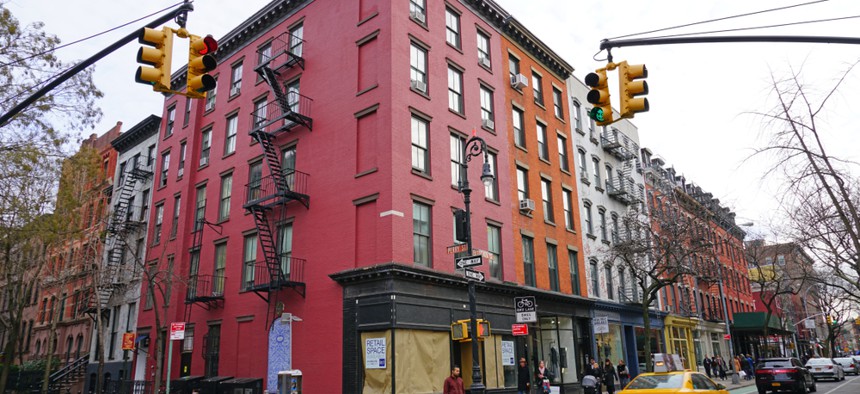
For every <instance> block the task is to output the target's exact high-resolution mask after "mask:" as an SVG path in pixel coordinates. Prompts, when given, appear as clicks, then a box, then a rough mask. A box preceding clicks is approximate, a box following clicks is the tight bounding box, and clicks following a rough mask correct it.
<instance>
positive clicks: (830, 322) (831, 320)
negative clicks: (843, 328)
mask: <svg viewBox="0 0 860 394" xmlns="http://www.w3.org/2000/svg"><path fill="white" fill-rule="evenodd" d="M827 325H828V326H831V325H833V318H832V317H830V315H827Z"/></svg>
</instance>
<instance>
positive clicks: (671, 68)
mask: <svg viewBox="0 0 860 394" xmlns="http://www.w3.org/2000/svg"><path fill="white" fill-rule="evenodd" d="M318 1H332V2H333V1H347V0H318ZM395 1H398V0H395ZM399 1H403V2H404V3H406V0H399ZM427 1H438V0H427ZM497 2H498V3H499V4H500V5H501V6H502V7H503V8H505V9H506V10H507V11H508V12H510V13H511V14H513V16H514V17H515V18H516V19H517V20H519V21H520V22H521V23H523V24H524V25H525V26H526V27H528V28H529V29H530V30H531V31H532V32H533V33H534V34H536V35H537V36H538V37H539V38H540V39H541V40H542V41H544V42H545V43H546V44H547V45H549V46H550V47H551V48H552V49H553V50H554V51H555V52H556V53H558V54H559V55H561V56H562V57H563V58H564V59H565V60H567V62H568V63H570V64H571V65H573V67H574V68H575V71H574V75H575V76H576V77H577V78H580V79H582V78H584V76H585V75H586V74H587V73H588V72H590V71H591V70H593V69H595V68H598V67H602V66H603V65H604V64H605V60H602V59H605V52H604V53H600V54H597V56H596V57H595V54H596V52H597V51H598V49H599V48H598V46H599V43H600V40H602V39H604V38H615V37H619V36H624V35H628V34H636V33H641V32H647V31H651V30H657V29H663V28H667V27H672V26H678V25H685V24H689V23H694V22H699V21H705V20H711V19H717V18H724V17H729V16H734V15H738V14H745V13H751V12H756V11H763V10H768V9H772V8H778V7H786V6H792V5H798V4H805V3H808V4H806V5H802V6H798V7H794V8H791V9H787V10H782V11H773V12H766V13H760V14H757V15H753V16H747V17H742V18H733V19H726V20H723V21H719V22H715V23H707V24H698V25H694V26H689V27H686V28H682V29H674V30H669V31H663V32H658V33H652V34H650V35H647V36H658V35H667V34H678V33H694V32H706V31H716V30H726V29H736V28H747V27H756V26H769V25H777V24H786V23H793V22H801V21H812V20H821V19H832V18H844V17H851V16H860V1H857V0H829V1H809V0H782V1H777V0H759V1H755V2H751V1H742V0H697V1H677V0H649V1H630V0H605V1H602V2H598V1H591V2H585V1H569V0H528V1H526V0H497ZM174 3H175V1H171V0H149V1H134V2H132V1H115V0H112V1H107V0H66V1H62V2H59V1H56V0H8V1H7V2H6V6H7V7H8V8H9V9H10V10H11V11H12V13H13V14H14V15H15V16H16V17H17V18H18V19H19V20H20V21H22V22H24V23H31V22H35V21H42V22H45V28H44V29H45V30H46V31H48V32H50V33H53V34H56V35H58V36H59V37H60V38H61V39H62V41H63V42H71V41H74V40H77V39H80V38H83V37H86V36H89V35H92V34H94V33H98V32H101V31H104V30H108V29H110V28H113V27H116V26H119V25H121V24H124V23H127V22H130V21H132V20H135V19H138V18H141V17H143V16H145V15H148V14H151V13H153V12H155V11H158V10H160V9H162V8H165V7H168V6H170V5H172V4H174ZM266 3H267V1H266V0H243V1H241V2H240V1H226V0H218V1H214V0H198V1H196V2H195V3H194V6H195V11H194V12H193V13H191V15H190V16H189V20H188V29H189V31H191V32H192V33H195V34H200V33H202V34H207V33H209V34H213V35H214V36H215V37H216V38H217V37H220V36H221V35H223V34H225V33H227V32H228V31H229V30H230V29H232V28H233V27H234V26H235V25H237V24H238V23H240V22H241V21H243V20H245V19H246V18H247V17H248V16H250V15H251V14H253V13H254V12H255V11H257V10H258V9H259V8H261V7H262V6H263V5H264V4H266ZM150 19H153V18H152V17H148V18H146V19H145V20H150ZM139 25H140V23H135V24H132V26H139ZM857 26H860V18H854V19H845V20H841V21H830V22H824V23H815V24H805V25H793V26H786V27H780V28H768V29H758V30H748V31H736V32H729V33H721V34H728V35H756V34H760V35H761V34H770V35H817V36H852V35H853V36H857V35H858V34H857ZM133 30H134V28H133V27H131V26H130V27H126V28H123V29H119V30H117V31H116V32H113V33H109V34H106V35H104V36H101V37H99V38H96V39H92V40H88V41H86V42H84V43H81V44H77V45H74V46H72V47H70V48H67V49H63V50H61V51H60V52H59V53H58V55H59V56H60V57H61V58H62V59H66V60H73V59H83V58H86V57H88V56H90V55H91V54H93V53H95V52H97V51H98V50H100V49H101V48H104V47H105V46H107V45H108V44H110V43H112V42H114V41H116V40H117V39H118V38H119V37H122V36H123V35H125V34H128V33H129V32H130V31H133ZM636 37H637V38H639V37H645V36H636ZM136 51H137V45H135V44H130V45H127V46H125V47H124V48H122V49H120V50H118V51H117V52H115V53H114V54H112V55H110V56H109V57H107V58H105V59H104V60H102V61H100V62H99V63H98V64H97V66H96V73H95V82H96V84H97V86H98V87H99V88H100V89H102V91H104V93H105V98H104V99H102V100H101V102H99V103H98V104H99V105H100V106H101V108H102V110H103V111H104V114H105V116H104V118H103V120H102V123H101V125H100V126H99V127H98V128H97V129H96V130H95V132H99V133H102V132H104V131H106V130H108V129H109V128H110V127H111V126H112V125H113V124H115V123H116V122H117V121H123V122H124V123H125V124H126V125H127V126H131V125H133V124H134V123H136V122H137V121H139V120H141V119H143V118H144V117H146V116H147V115H148V114H150V113H156V114H160V111H161V103H162V100H161V97H160V96H159V95H157V94H154V93H153V92H152V91H150V90H149V89H148V88H147V87H146V86H144V85H140V84H136V83H134V81H133V78H134V71H135V70H136V69H137V64H136V63H135V61H134V58H135V53H136ZM613 56H614V58H615V59H614V60H615V61H616V62H617V61H621V60H627V61H628V62H630V63H632V64H635V63H644V64H646V65H647V67H648V70H649V74H650V75H649V77H648V84H649V87H650V90H651V93H650V94H649V95H648V97H649V101H650V104H651V111H650V112H648V113H644V114H640V115H638V116H637V117H636V118H635V119H634V123H635V124H636V125H637V126H638V127H639V132H640V139H641V145H642V146H645V147H648V148H650V149H651V150H652V151H653V152H655V153H656V154H657V155H659V156H661V157H663V158H664V159H665V160H666V161H667V163H669V164H670V165H673V166H675V168H676V169H677V170H678V172H679V173H682V174H684V175H685V176H686V177H687V179H689V180H691V181H693V182H694V183H696V184H698V185H700V186H702V187H703V188H704V189H705V190H707V191H710V192H711V193H713V194H714V195H715V196H717V197H718V198H720V199H721V201H722V202H723V203H724V204H726V205H727V206H729V207H730V208H732V209H733V210H735V212H737V213H738V216H739V217H740V219H739V220H738V221H739V222H745V221H753V222H755V223H756V226H755V227H754V228H753V232H757V231H758V232H763V231H765V230H766V228H767V226H768V224H769V223H770V222H771V219H772V217H773V216H774V215H775V212H776V211H777V209H778V205H777V197H778V196H779V193H780V191H779V179H778V178H776V177H771V178H766V179H762V176H763V173H764V170H765V169H766V168H767V166H768V163H769V162H770V161H772V160H765V159H753V160H745V159H746V158H747V157H748V156H749V155H750V153H751V152H752V149H754V148H755V147H761V146H764V144H765V143H766V142H767V139H766V135H767V134H766V133H767V132H768V130H770V129H768V127H767V126H766V125H764V122H763V121H762V118H760V117H757V116H755V115H752V114H750V113H752V112H767V111H769V110H770V109H772V108H773V107H774V105H775V101H774V96H773V94H772V92H771V76H772V75H775V76H777V77H785V76H786V75H787V74H788V73H790V72H791V71H792V70H799V71H801V73H802V79H803V81H804V84H805V85H806V86H807V88H808V89H809V91H810V92H811V96H812V100H814V101H815V102H816V103H817V102H820V98H821V97H822V96H823V94H825V93H826V92H827V91H829V90H830V88H831V87H832V85H833V84H834V82H835V80H836V79H838V78H839V77H840V76H841V75H842V73H843V72H844V71H845V70H846V69H847V67H848V66H849V65H850V64H852V63H854V62H857V61H858V60H860V46H858V45H836V44H795V43H747V44H684V45H666V46H642V47H625V48H617V49H615V50H614V51H613ZM595 58H596V59H600V61H598V60H594V59H595ZM178 66H179V65H178V64H175V65H174V69H175V68H178ZM858 75H860V69H858V70H856V71H854V72H853V73H851V74H849V77H848V79H847V80H846V82H845V83H844V85H843V87H842V88H841V89H840V92H839V94H837V95H835V96H834V97H833V98H831V100H832V102H830V103H829V105H828V107H827V108H826V109H825V111H823V113H822V114H821V115H820V120H819V122H820V123H819V124H818V126H819V127H820V128H822V129H823V130H825V133H826V134H825V135H826V137H827V143H828V146H829V147H832V149H833V151H834V153H838V154H840V155H842V156H843V157H847V158H851V159H854V160H858V161H860V153H858V151H860V149H858V148H860V138H858V137H857V129H858V128H860V127H858V124H860V122H858V121H860V111H857V110H856V109H855V108H856V105H857V103H860V93H858V92H860V78H858ZM611 83H614V81H613V82H611ZM613 94H614V88H613ZM616 104H617V102H616ZM852 104H855V105H852ZM613 106H615V105H613ZM616 108H617V107H616Z"/></svg>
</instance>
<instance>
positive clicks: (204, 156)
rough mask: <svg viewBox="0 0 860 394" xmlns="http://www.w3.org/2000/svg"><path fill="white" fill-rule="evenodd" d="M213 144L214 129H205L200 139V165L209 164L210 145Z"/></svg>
mask: <svg viewBox="0 0 860 394" xmlns="http://www.w3.org/2000/svg"><path fill="white" fill-rule="evenodd" d="M211 145H212V129H206V130H203V138H202V139H201V140H200V167H203V166H205V165H208V164H209V147H210V146H211Z"/></svg>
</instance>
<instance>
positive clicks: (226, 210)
mask: <svg viewBox="0 0 860 394" xmlns="http://www.w3.org/2000/svg"><path fill="white" fill-rule="evenodd" d="M232 195H233V174H227V175H224V176H222V177H221V199H220V200H219V201H218V221H222V220H227V219H229V218H230V197H231V196H232Z"/></svg>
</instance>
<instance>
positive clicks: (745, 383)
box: [711, 375, 755, 390]
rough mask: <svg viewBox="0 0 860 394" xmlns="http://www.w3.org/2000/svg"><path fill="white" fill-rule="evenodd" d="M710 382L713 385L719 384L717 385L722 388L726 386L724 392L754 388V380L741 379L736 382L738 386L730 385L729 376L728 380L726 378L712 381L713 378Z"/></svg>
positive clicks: (730, 377) (730, 378)
mask: <svg viewBox="0 0 860 394" xmlns="http://www.w3.org/2000/svg"><path fill="white" fill-rule="evenodd" d="M711 380H713V381H714V383H719V384H722V385H723V386H726V390H734V389H738V388H741V387H747V386H755V379H750V380H744V379H743V378H741V379H740V381H739V382H738V384H732V376H731V375H729V376H728V378H726V380H720V379H714V378H711Z"/></svg>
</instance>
